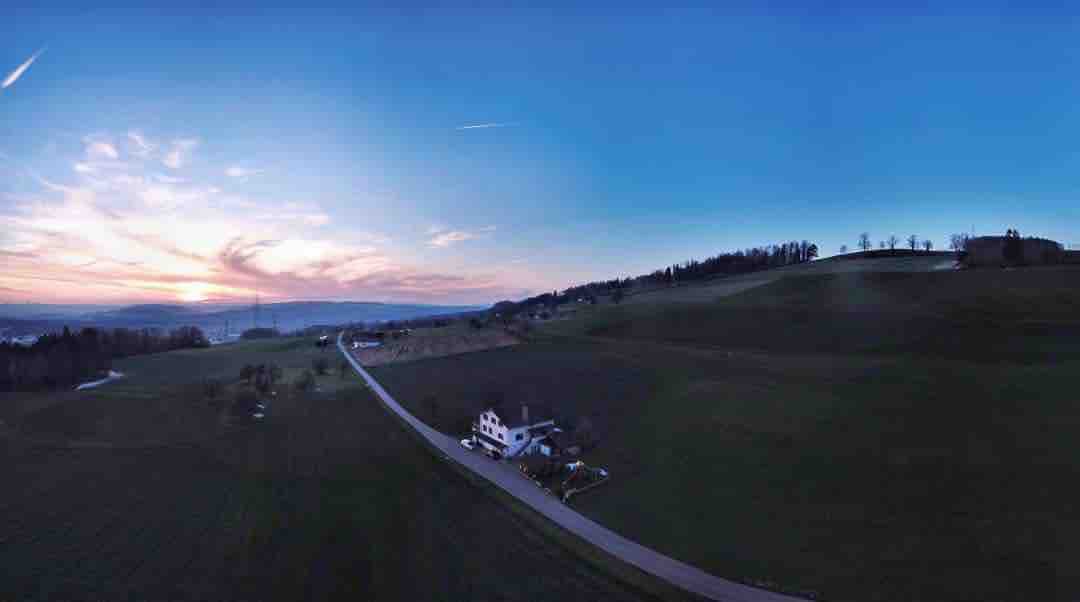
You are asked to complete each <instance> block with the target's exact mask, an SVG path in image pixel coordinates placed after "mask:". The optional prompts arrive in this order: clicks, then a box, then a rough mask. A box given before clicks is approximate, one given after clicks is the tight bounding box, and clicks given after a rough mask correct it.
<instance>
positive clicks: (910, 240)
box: [907, 234, 919, 251]
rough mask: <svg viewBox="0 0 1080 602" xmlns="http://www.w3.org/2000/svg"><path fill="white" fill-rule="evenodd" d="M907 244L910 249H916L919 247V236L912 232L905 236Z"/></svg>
mask: <svg viewBox="0 0 1080 602" xmlns="http://www.w3.org/2000/svg"><path fill="white" fill-rule="evenodd" d="M907 244H908V246H909V247H911V250H912V251H917V250H918V249H919V237H918V236H915V235H914V234H912V235H911V236H909V237H907Z"/></svg>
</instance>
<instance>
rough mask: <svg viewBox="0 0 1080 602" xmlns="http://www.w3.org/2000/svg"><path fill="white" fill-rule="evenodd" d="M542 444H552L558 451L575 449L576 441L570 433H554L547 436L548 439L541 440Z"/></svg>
mask: <svg viewBox="0 0 1080 602" xmlns="http://www.w3.org/2000/svg"><path fill="white" fill-rule="evenodd" d="M541 442H542V443H545V442H550V443H551V445H553V446H554V447H555V448H556V449H560V450H562V449H566V448H568V447H573V445H574V440H573V438H572V437H571V436H570V434H569V433H566V432H564V431H552V432H550V433H548V434H547V437H544V438H543V439H541Z"/></svg>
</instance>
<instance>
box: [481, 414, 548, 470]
mask: <svg viewBox="0 0 1080 602" xmlns="http://www.w3.org/2000/svg"><path fill="white" fill-rule="evenodd" d="M553 430H556V429H555V420H554V418H552V415H551V411H550V410H547V409H543V408H530V407H529V406H527V405H522V406H521V408H520V411H514V409H513V408H512V407H511V406H509V405H506V404H498V405H495V406H492V407H489V408H488V409H486V410H484V411H483V412H481V413H480V418H479V419H478V420H477V421H476V422H475V423H473V433H474V434H475V435H476V442H477V443H479V444H480V445H481V447H483V448H484V449H485V450H487V451H489V452H492V453H496V454H498V455H499V456H500V457H504V458H510V457H514V456H517V455H520V454H529V453H533V452H535V451H537V450H538V449H539V445H540V440H541V439H543V438H544V437H545V436H546V435H547V434H548V433H550V432H551V431H553Z"/></svg>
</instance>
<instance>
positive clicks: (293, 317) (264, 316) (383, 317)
mask: <svg viewBox="0 0 1080 602" xmlns="http://www.w3.org/2000/svg"><path fill="white" fill-rule="evenodd" d="M482 309H486V308H485V307H483V306H477V305H410V304H397V303H364V302H332V301H296V302H289V303H268V304H265V305H261V306H260V307H259V312H258V325H259V326H262V327H272V326H274V325H275V323H276V324H277V327H278V329H279V330H281V331H282V332H289V331H293V330H300V329H302V328H306V327H308V326H314V325H319V324H344V323H347V322H379V321H387V320H407V319H412V318H422V317H428V316H442V315H451V314H459V313H465V312H471V311H479V310H482ZM255 324H256V316H255V311H254V308H253V307H252V306H251V305H226V304H198V305H180V304H148V305H129V306H116V305H111V306H110V305H45V304H0V333H4V332H5V331H7V332H6V334H7V335H8V336H12V335H18V334H38V333H40V332H41V331H42V330H51V329H59V328H62V327H63V326H69V327H71V328H81V327H87V326H100V327H106V328H155V327H156V328H173V327H177V326H198V327H200V328H202V329H203V330H204V331H206V333H207V334H208V335H215V336H217V335H220V334H222V333H224V331H225V329H226V327H228V329H229V332H231V333H238V332H241V331H243V330H246V329H248V328H251V327H253V326H254V325H255Z"/></svg>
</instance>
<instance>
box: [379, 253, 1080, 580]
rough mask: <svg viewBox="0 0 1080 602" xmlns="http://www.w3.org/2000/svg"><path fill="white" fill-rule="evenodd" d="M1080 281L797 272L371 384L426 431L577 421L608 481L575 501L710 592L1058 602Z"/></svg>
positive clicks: (1047, 276)
mask: <svg viewBox="0 0 1080 602" xmlns="http://www.w3.org/2000/svg"><path fill="white" fill-rule="evenodd" d="M858 261H873V260H858ZM1078 276H1080V272H1077V271H1075V270H1068V269H1046V270H1042V269H1032V270H1014V271H999V270H993V271H973V272H928V273H872V272H866V271H864V272H862V273H859V272H853V273H842V274H828V273H827V274H818V275H806V276H801V275H797V276H794V277H789V278H784V279H782V280H778V281H776V282H773V283H771V284H766V285H763V286H761V287H757V288H752V289H749V290H746V291H743V292H741V293H739V294H736V295H733V296H731V297H727V298H724V299H721V300H715V301H711V302H709V303H697V304H694V303H681V304H677V305H676V304H670V303H655V304H640V305H631V304H627V305H624V306H621V307H602V308H599V309H597V310H595V311H590V312H581V313H580V314H579V318H578V319H576V320H570V321H565V322H561V323H559V324H554V325H551V326H550V327H549V330H548V334H547V335H541V336H538V337H537V339H536V340H535V341H534V342H533V343H530V344H528V345H524V346H519V347H517V348H513V349H506V350H497V351H488V352H483V353H476V354H468V355H462V356H458V357H455V358H443V359H437V360H430V361H421V362H415V363H407V364H401V365H394V366H384V367H380V368H379V369H377V370H376V376H377V377H378V378H380V379H381V380H382V381H383V382H384V383H385V384H386V385H387V386H388V388H389V389H390V390H391V391H392V392H394V394H395V395H396V396H397V398H398V399H399V400H401V401H403V402H404V403H406V404H412V405H413V409H415V410H416V411H417V412H418V413H419V414H420V415H421V416H425V419H430V420H433V421H434V422H435V424H437V425H439V426H440V427H443V428H451V427H454V426H456V425H458V424H459V422H456V421H455V420H456V419H455V418H453V414H454V413H455V412H460V411H465V410H467V409H468V408H469V407H470V406H471V405H474V404H475V403H476V400H477V398H478V397H482V396H485V395H488V394H489V392H491V391H499V392H501V393H503V394H504V395H505V396H506V397H507V398H509V399H516V398H518V397H519V396H520V397H523V398H526V399H547V400H550V401H551V402H552V403H553V404H554V405H555V406H556V407H557V408H558V409H559V410H560V413H561V414H563V415H564V416H566V417H574V416H578V415H589V416H591V417H593V421H594V423H602V424H603V430H604V435H603V441H602V442H601V444H600V445H599V447H598V448H597V449H596V450H594V451H593V452H590V454H589V455H588V457H587V458H586V459H587V461H589V462H590V463H596V464H600V465H603V466H607V467H608V468H610V469H611V470H612V474H613V476H614V478H613V480H612V482H611V483H610V484H609V485H608V486H606V487H604V488H601V489H598V490H597V491H596V492H594V493H590V494H588V495H583V496H581V497H580V498H578V499H576V500H575V501H574V504H575V505H576V506H578V507H579V509H581V510H582V511H583V512H585V513H586V514H588V515H590V516H592V517H594V518H596V519H598V520H599V521H600V522H602V523H604V524H606V525H608V526H609V527H612V528H614V529H616V530H618V531H620V532H622V533H624V534H626V535H628V536H630V537H633V538H635V539H638V540H640V541H641V542H643V543H645V544H647V545H650V546H653V547H655V548H657V549H659V550H661V551H664V552H667V553H669V554H672V555H674V556H675V557H678V558H681V559H684V560H687V561H690V562H692V563H694V564H697V565H699V566H702V567H703V568H706V569H707V570H710V571H712V572H714V573H716V574H719V575H723V576H727V577H731V578H736V579H741V580H744V581H748V582H753V583H762V584H769V585H773V586H779V587H782V588H784V589H789V590H794V591H802V592H814V593H817V594H818V595H821V596H824V597H825V598H827V599H835V600H913V599H933V600H944V599H979V600H1028V599H1060V600H1070V599H1075V595H1076V593H1077V592H1078V591H1080V569H1078V568H1077V567H1080V544H1077V543H1076V542H1077V541H1080V507H1077V506H1076V505H1075V504H1074V503H1073V500H1075V499H1076V497H1077V494H1078V493H1080V486H1077V485H1076V479H1075V478H1074V477H1075V475H1076V474H1077V473H1078V472H1080V443H1078V442H1077V441H1078V440H1077V438H1076V436H1075V433H1076V432H1077V430H1078V428H1080V406H1077V404H1076V397H1075V375H1076V374H1080V339H1078V338H1077V337H1076V336H1075V333H1076V332H1077V330H1076V326H1077V324H1078V323H1080V312H1078V311H1077V308H1078V307H1080V305H1078V303H1077V301H1078V300H1080V278H1078ZM425 396H434V397H435V398H436V399H437V404H436V406H437V408H438V412H437V413H436V415H434V416H433V415H432V414H431V413H430V411H429V408H428V407H427V406H429V405H430V403H424V402H422V401H421V400H422V399H424V398H425Z"/></svg>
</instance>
